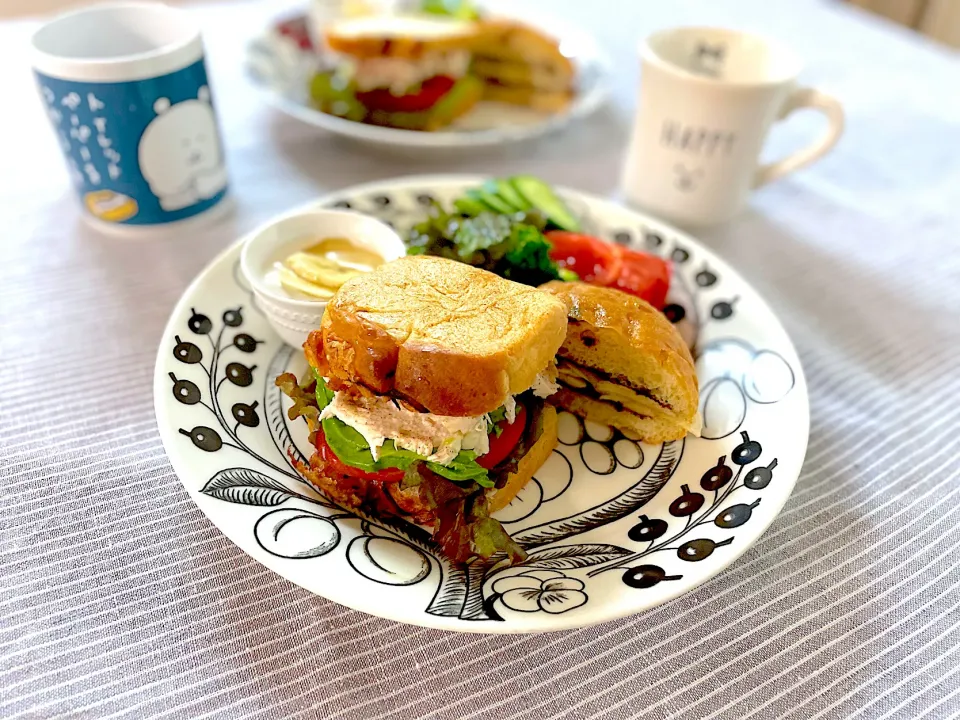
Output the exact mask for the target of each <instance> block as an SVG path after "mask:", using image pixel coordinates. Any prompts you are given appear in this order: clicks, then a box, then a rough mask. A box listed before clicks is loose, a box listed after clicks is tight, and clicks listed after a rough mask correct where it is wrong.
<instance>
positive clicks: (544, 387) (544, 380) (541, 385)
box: [530, 365, 560, 398]
mask: <svg viewBox="0 0 960 720" xmlns="http://www.w3.org/2000/svg"><path fill="white" fill-rule="evenodd" d="M551 370H552V375H553V377H550V374H551V373H550V371H551ZM556 378H557V368H556V366H553V365H551V366H550V367H549V368H548V369H547V370H544V371H543V372H541V373H540V374H539V375H537V377H535V378H534V379H533V385H531V386H530V389H531V390H532V391H533V394H534V395H536V396H537V397H538V398H546V397H550V396H551V395H553V394H554V393H555V392H556V391H557V390H559V389H560V386H559V385H558V384H557V380H556Z"/></svg>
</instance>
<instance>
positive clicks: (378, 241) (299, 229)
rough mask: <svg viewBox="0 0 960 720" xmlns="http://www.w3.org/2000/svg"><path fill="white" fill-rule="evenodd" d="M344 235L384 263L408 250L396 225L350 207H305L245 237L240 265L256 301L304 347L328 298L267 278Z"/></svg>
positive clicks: (279, 329) (296, 344)
mask: <svg viewBox="0 0 960 720" xmlns="http://www.w3.org/2000/svg"><path fill="white" fill-rule="evenodd" d="M333 237H342V238H347V239H349V240H350V241H351V242H353V243H355V244H357V245H359V246H360V247H364V248H367V249H369V250H373V251H374V252H376V253H378V254H379V255H380V256H381V257H382V258H383V259H384V260H385V261H387V262H389V261H390V260H396V259H397V258H400V257H403V256H404V255H405V254H406V247H405V246H404V244H403V240H401V239H400V236H399V235H398V234H397V233H396V231H395V230H393V228H391V227H390V226H389V225H386V224H384V223H382V222H380V221H379V220H377V219H376V218H373V217H370V216H369V215H364V214H362V213H358V212H351V211H349V210H301V211H295V212H293V213H290V214H288V215H283V216H281V217H279V218H274V219H273V220H271V221H269V222H267V223H266V224H264V225H262V226H261V227H259V228H258V229H256V230H254V231H253V232H252V233H251V234H250V235H249V236H248V237H247V239H246V241H244V243H243V249H242V250H241V252H240V269H241V270H242V272H243V274H244V275H245V276H246V278H247V281H248V282H249V283H250V287H251V288H252V289H253V293H254V295H255V296H256V298H257V304H258V305H259V306H260V307H261V308H262V309H263V311H264V313H265V314H266V316H267V320H268V321H269V322H270V325H271V326H273V329H274V330H276V331H277V334H278V335H279V336H280V337H281V338H282V339H283V341H284V342H285V343H287V344H289V345H293V346H294V347H300V346H302V345H303V343H304V342H305V341H306V339H307V335H308V334H310V332H311V331H313V330H316V329H317V328H319V327H320V320H321V319H322V318H323V311H324V310H325V309H326V307H327V302H326V301H325V300H300V299H295V298H292V297H290V296H289V295H287V294H286V293H285V292H284V291H283V289H282V288H278V287H274V286H272V285H269V284H267V283H266V282H265V278H266V276H267V274H268V273H269V272H270V271H271V270H272V269H273V267H274V264H275V263H276V262H277V261H278V260H282V259H283V258H285V257H287V256H288V255H290V254H292V253H295V252H297V251H298V250H302V249H303V248H305V247H308V246H309V245H313V244H314V243H317V242H319V241H320V240H323V239H324V238H333Z"/></svg>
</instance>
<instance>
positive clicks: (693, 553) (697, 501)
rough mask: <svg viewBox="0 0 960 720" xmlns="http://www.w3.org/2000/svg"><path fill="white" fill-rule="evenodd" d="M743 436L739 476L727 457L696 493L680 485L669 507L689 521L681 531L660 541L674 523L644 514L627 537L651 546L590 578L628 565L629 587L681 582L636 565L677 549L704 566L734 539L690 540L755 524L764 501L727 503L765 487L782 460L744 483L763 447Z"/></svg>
mask: <svg viewBox="0 0 960 720" xmlns="http://www.w3.org/2000/svg"><path fill="white" fill-rule="evenodd" d="M740 436H741V442H740V444H739V445H737V446H736V447H735V448H734V449H733V452H732V453H731V456H730V461H731V462H732V463H733V464H734V465H736V466H738V469H737V471H736V474H734V472H733V470H732V469H731V468H730V467H729V466H728V465H727V457H726V456H720V457H719V458H718V459H717V464H716V465H715V466H713V467H711V468H709V469H708V470H706V472H704V473H703V475H702V476H701V477H700V483H699V485H700V487H699V488H696V489H694V488H691V487H690V486H689V485H686V484H683V485H681V486H680V494H679V495H678V496H677V497H676V498H675V499H674V500H673V501H672V502H671V503H670V514H671V515H673V516H674V517H675V518H678V519H685V522H684V524H683V527H682V528H680V529H679V530H678V531H676V532H674V533H673V534H672V535H670V536H669V537H667V538H666V539H665V540H661V541H660V542H657V541H658V540H660V538H662V537H664V536H665V535H667V534H668V532H669V525H668V524H667V523H666V522H665V521H664V520H661V519H659V518H656V519H651V518H649V517H647V516H646V515H641V516H640V518H639V519H640V522H639V523H637V524H636V525H634V526H633V527H632V528H631V529H630V531H629V532H628V533H627V537H628V538H629V539H630V540H632V541H634V542H638V543H647V547H646V548H645V549H643V550H642V551H640V552H636V553H632V554H630V555H629V556H627V557H624V558H621V559H619V560H616V561H614V562H612V563H609V564H607V565H605V566H604V567H601V568H597V569H595V570H591V571H590V572H589V573H587V575H588V576H589V577H592V576H594V575H597V574H599V573H603V572H607V571H610V570H616V569H619V568H624V567H625V568H626V569H625V570H624V572H623V578H622V579H623V582H624V584H625V585H627V586H629V587H632V588H637V589H646V588H651V587H653V586H654V585H657V584H658V583H661V582H664V581H670V580H679V579H681V578H682V577H683V575H668V574H667V573H666V571H664V569H663V568H662V567H661V566H660V565H654V564H651V563H649V562H644V563H643V564H640V565H634V563H636V562H637V561H638V560H641V559H644V560H645V559H646V558H649V557H650V556H651V555H656V554H657V553H661V552H665V551H669V550H674V551H676V556H677V558H679V559H680V560H683V561H685V562H701V561H703V560H706V559H707V558H708V557H710V556H711V555H713V553H714V552H715V551H717V549H718V548H724V547H727V546H729V545H732V544H733V542H734V537H733V536H729V537H725V538H722V539H720V540H717V539H714V538H711V537H695V538H692V539H687V537H688V536H689V535H690V534H693V533H696V532H697V531H698V530H702V529H703V528H704V527H705V526H708V525H714V526H715V527H717V528H720V529H721V530H732V529H736V528H739V527H741V526H743V525H745V524H746V523H747V522H749V521H750V518H751V517H752V515H753V511H754V510H755V509H756V508H757V506H759V504H760V498H756V499H755V500H753V502H750V503H742V502H741V503H737V504H734V505H726V501H727V500H728V499H729V498H730V496H731V495H732V494H733V493H734V492H736V491H737V490H739V489H741V488H746V489H748V490H757V489H762V488H763V487H766V486H767V484H769V482H770V481H771V479H772V477H773V469H774V468H776V466H777V459H776V458H774V459H773V460H772V461H771V462H770V464H769V465H767V466H765V467H757V468H753V469H752V470H750V471H749V472H747V474H746V476H745V477H744V478H743V480H742V481H741V475H742V474H743V470H744V468H745V467H746V466H748V465H750V464H752V463H754V462H756V461H757V460H759V459H760V455H761V454H762V453H763V446H762V445H761V444H760V443H759V442H757V441H756V440H753V439H751V438H750V435H749V434H748V433H746V432H742V433H741V434H740ZM706 493H712V499H711V500H710V501H709V502H707V496H706Z"/></svg>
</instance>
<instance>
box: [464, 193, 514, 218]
mask: <svg viewBox="0 0 960 720" xmlns="http://www.w3.org/2000/svg"><path fill="white" fill-rule="evenodd" d="M467 197H468V198H469V199H470V200H474V201H476V202H479V203H480V204H481V205H484V206H485V207H486V208H487V209H488V210H492V211H493V212H495V213H500V214H501V215H513V213H515V212H516V210H514V209H513V208H512V207H510V206H509V205H507V203H505V202H504V201H503V200H501V199H500V196H499V195H494V194H493V193H490V192H487V191H486V190H484V189H483V188H476V189H473V190H467Z"/></svg>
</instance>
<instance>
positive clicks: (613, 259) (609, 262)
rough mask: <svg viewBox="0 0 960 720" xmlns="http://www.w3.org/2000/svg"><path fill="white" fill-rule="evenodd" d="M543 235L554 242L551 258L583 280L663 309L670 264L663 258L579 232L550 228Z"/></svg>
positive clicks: (668, 283)
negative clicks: (632, 296) (625, 293)
mask: <svg viewBox="0 0 960 720" xmlns="http://www.w3.org/2000/svg"><path fill="white" fill-rule="evenodd" d="M546 238H547V240H549V241H550V243H551V244H552V245H553V249H552V250H551V251H550V258H551V259H552V260H555V261H556V263H557V264H558V265H559V266H560V267H564V268H569V269H570V270H573V271H574V272H575V273H577V275H579V276H580V279H581V280H583V282H587V283H590V284H591V285H602V286H604V287H612V288H616V289H617V290H623V291H624V292H627V293H630V294H631V295H635V296H636V297H638V298H641V299H642V300H646V301H647V302H648V303H650V304H651V305H653V306H654V307H655V308H657V310H663V306H664V304H665V303H666V299H667V291H668V290H669V289H670V266H669V265H668V264H667V262H666V261H665V260H663V259H662V258H659V257H657V256H656V255H650V254H649V253H644V252H639V251H637V250H630V249H629V248H624V247H620V246H619V245H611V244H610V243H608V242H605V241H603V240H601V239H600V238H595V237H592V236H590V235H583V234H581V233H572V232H566V231H562V230H552V231H550V232H548V233H546Z"/></svg>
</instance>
